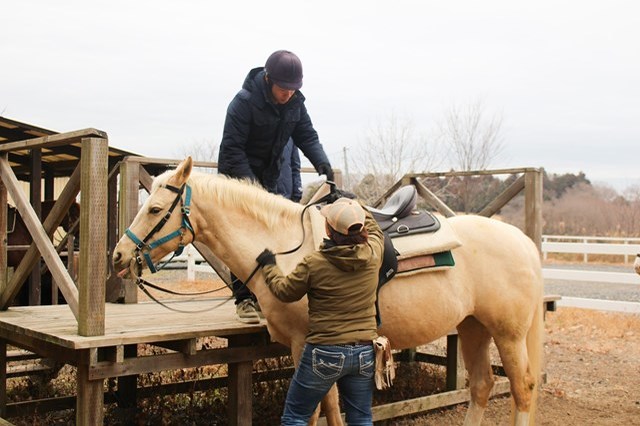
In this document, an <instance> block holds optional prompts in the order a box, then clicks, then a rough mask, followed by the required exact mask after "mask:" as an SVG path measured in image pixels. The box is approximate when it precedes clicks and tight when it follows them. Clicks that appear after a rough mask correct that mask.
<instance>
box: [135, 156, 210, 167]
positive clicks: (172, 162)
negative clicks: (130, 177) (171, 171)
mask: <svg viewBox="0 0 640 426" xmlns="http://www.w3.org/2000/svg"><path fill="white" fill-rule="evenodd" d="M183 160H184V158H183V159H182V160H176V159H175V158H151V157H133V156H127V157H125V158H124V160H123V162H125V163H130V164H134V163H137V164H156V165H167V166H177V165H178V164H180V163H182V161H183ZM193 166H194V167H208V168H210V169H217V168H218V163H214V162H211V161H194V162H193Z"/></svg>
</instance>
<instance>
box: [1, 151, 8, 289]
mask: <svg viewBox="0 0 640 426" xmlns="http://www.w3.org/2000/svg"><path fill="white" fill-rule="evenodd" d="M0 158H2V159H3V160H4V161H7V154H0ZM0 206H1V207H0V295H1V294H3V293H4V291H5V290H6V288H7V280H8V275H7V243H8V241H7V207H8V204H7V187H6V186H5V185H4V181H3V180H2V177H0Z"/></svg>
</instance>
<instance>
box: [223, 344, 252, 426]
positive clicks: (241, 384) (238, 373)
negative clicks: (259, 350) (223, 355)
mask: <svg viewBox="0 0 640 426" xmlns="http://www.w3.org/2000/svg"><path fill="white" fill-rule="evenodd" d="M228 342H229V344H228V346H229V347H230V348H231V347H237V346H246V345H248V344H250V342H251V336H250V335H236V336H229V340H228ZM228 367H229V373H228V374H229V376H228V377H229V382H228V394H229V395H228V397H229V401H228V405H227V410H228V415H229V425H230V426H245V425H250V424H251V420H252V411H253V408H252V407H253V401H252V398H253V391H252V386H253V385H252V377H251V373H252V372H253V362H252V361H243V362H233V363H229V365H228Z"/></svg>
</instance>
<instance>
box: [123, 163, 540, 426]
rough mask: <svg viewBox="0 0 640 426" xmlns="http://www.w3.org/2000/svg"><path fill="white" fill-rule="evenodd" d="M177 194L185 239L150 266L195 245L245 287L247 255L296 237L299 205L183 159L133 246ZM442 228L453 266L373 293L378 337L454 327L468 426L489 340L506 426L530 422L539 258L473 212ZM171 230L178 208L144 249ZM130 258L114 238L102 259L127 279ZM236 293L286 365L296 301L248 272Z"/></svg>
mask: <svg viewBox="0 0 640 426" xmlns="http://www.w3.org/2000/svg"><path fill="white" fill-rule="evenodd" d="M185 187H189V188H190V191H191V194H190V195H191V197H190V204H191V205H190V210H191V212H190V216H189V219H190V225H191V226H192V227H193V233H191V232H190V231H186V232H185V233H184V234H182V233H181V234H180V235H181V236H180V238H171V239H166V240H165V241H164V242H163V244H160V245H155V246H154V248H153V249H151V251H150V252H149V257H150V259H151V260H152V261H153V262H158V261H159V260H160V259H161V258H162V257H163V256H165V255H166V254H168V253H170V252H172V251H174V250H176V249H177V248H178V246H179V244H181V243H182V244H187V243H189V242H190V241H191V239H192V238H195V240H196V241H199V242H202V243H204V244H205V245H207V246H208V247H209V248H210V249H211V250H212V251H213V253H214V254H215V255H216V256H218V257H219V258H220V259H221V260H222V261H223V262H224V263H226V265H227V266H228V267H229V268H230V270H231V271H233V273H234V274H235V275H236V276H238V277H240V278H241V279H246V278H247V277H249V275H250V274H251V273H252V271H253V270H254V269H255V268H256V263H255V261H254V259H255V258H256V256H257V255H258V254H259V253H260V252H261V251H262V250H263V249H264V248H265V247H269V248H270V249H272V250H274V252H282V251H286V250H288V249H291V248H292V247H295V246H296V245H297V244H298V243H299V242H300V240H301V239H302V235H303V230H302V229H301V214H302V213H303V206H301V205H299V204H297V203H294V202H291V201H289V200H286V199H284V198H283V197H280V196H277V195H273V194H270V193H268V192H267V191H265V190H263V189H261V188H259V187H258V186H256V185H253V184H250V183H247V182H242V181H238V180H234V179H229V178H225V177H222V176H219V175H210V174H200V173H195V172H194V173H192V161H191V158H187V159H186V160H185V161H183V162H182V163H181V164H180V165H179V166H178V167H177V169H176V170H174V171H168V172H166V173H164V174H162V175H161V176H158V177H157V178H156V179H155V180H154V183H153V188H152V191H151V194H150V196H149V198H148V199H147V200H146V201H145V203H144V205H143V206H142V209H141V210H140V211H139V212H138V215H137V216H136V218H135V219H134V221H133V223H132V224H131V227H130V228H129V230H130V232H131V233H132V234H134V235H137V236H138V238H140V237H141V236H144V235H148V234H149V233H150V231H151V230H152V229H154V228H157V226H156V225H157V224H158V223H159V222H160V220H161V218H162V217H163V216H165V215H166V214H167V211H168V209H169V207H170V206H171V205H172V203H174V200H175V199H176V197H182V198H183V201H184V198H185V197H184V195H180V194H181V193H180V192H178V193H176V189H181V188H185ZM448 220H449V224H450V225H451V227H452V228H453V229H454V231H455V232H456V234H457V236H458V239H459V240H460V242H461V243H462V245H461V246H460V247H459V248H456V249H455V250H454V256H455V260H456V266H455V267H453V268H450V269H446V270H441V271H430V272H426V273H418V274H414V275H410V276H403V275H399V276H396V277H395V278H394V279H393V280H391V281H390V282H389V283H387V284H385V285H384V286H383V287H382V289H381V290H380V294H379V308H380V315H381V318H382V326H381V329H380V330H379V333H380V334H381V335H385V336H387V337H388V338H389V339H390V341H391V344H392V347H393V348H395V349H403V348H412V347H416V346H420V345H423V344H426V343H428V342H431V341H433V340H435V339H437V338H439V337H442V336H445V335H447V333H449V332H450V331H451V330H453V329H454V328H457V330H458V335H459V339H460V342H461V347H462V354H463V357H464V363H465V366H466V369H467V371H468V374H469V388H470V394H471V395H470V396H471V402H470V404H469V409H468V412H467V415H466V419H465V425H479V424H480V423H481V420H482V415H483V413H484V410H485V408H486V407H487V403H488V400H489V395H490V392H491V389H492V387H493V384H494V378H493V376H492V369H491V365H490V357H489V345H490V343H491V339H492V338H493V340H494V342H495V344H496V346H497V348H498V351H499V353H500V357H501V359H502V364H503V366H504V370H505V372H506V374H507V376H508V378H509V381H510V386H511V394H512V396H513V399H514V402H515V404H514V405H515V407H514V416H513V421H514V424H516V425H518V426H523V425H528V424H534V414H535V397H536V394H537V388H538V386H539V383H540V368H541V357H542V337H543V331H544V329H543V315H542V308H543V303H542V299H543V279H542V270H541V263H540V255H539V252H538V250H537V248H536V246H535V245H534V244H533V242H532V241H531V240H530V239H529V238H528V237H527V236H526V235H524V234H523V233H522V232H521V231H520V230H518V229H517V228H515V227H513V226H511V225H508V224H505V223H502V222H499V221H496V220H492V219H488V218H485V217H480V216H460V217H454V218H451V219H448ZM183 223H184V219H183V218H182V217H181V214H180V209H179V208H177V209H174V211H173V213H172V214H171V215H170V217H169V219H168V220H167V221H166V223H165V224H164V225H163V226H162V228H161V229H160V230H159V231H158V232H157V233H156V235H155V236H153V237H150V241H151V240H158V239H160V238H162V237H163V236H165V235H168V234H171V233H173V232H174V231H175V230H176V229H178V228H180V227H181V226H183ZM303 226H304V227H305V231H306V234H305V235H306V236H307V237H308V238H305V240H304V241H303V243H302V246H301V248H300V249H299V250H297V251H295V252H293V253H291V254H289V255H284V256H278V258H277V262H278V264H279V265H280V266H281V267H282V269H283V271H284V272H285V273H287V272H288V271H291V270H292V269H293V268H294V267H295V265H296V264H297V263H298V262H300V261H301V260H302V258H303V257H304V256H305V255H306V254H307V253H309V252H311V251H312V250H314V249H317V247H314V243H313V241H312V240H313V239H312V238H309V236H310V235H311V229H310V228H311V221H310V218H309V215H308V214H305V217H304V220H303ZM180 240H182V242H181V243H180V242H179V241H180ZM135 254H136V244H135V243H134V242H133V241H132V239H131V238H130V237H128V236H127V235H125V236H123V237H122V239H121V240H120V242H119V243H118V245H117V246H116V248H115V251H114V258H113V261H114V265H115V268H116V270H117V271H121V275H122V276H124V275H128V274H130V273H133V274H137V273H139V269H140V266H139V264H138V263H137V262H136V261H135V257H136V256H135ZM247 285H248V286H249V288H250V289H251V291H252V292H253V293H254V294H256V296H257V298H258V300H259V302H260V306H261V307H262V311H263V313H264V315H265V317H266V319H267V327H268V329H269V333H270V334H271V336H272V337H273V338H274V339H275V340H277V341H279V342H281V343H283V344H285V345H288V346H290V347H291V350H292V355H293V358H294V361H296V362H297V359H298V358H299V357H300V354H301V350H302V348H303V346H304V339H305V334H306V332H307V320H308V317H307V299H306V297H305V298H303V299H302V300H301V301H299V302H296V303H290V304H285V303H282V302H280V301H278V300H277V299H276V298H275V297H274V296H273V295H272V294H271V292H270V291H269V289H268V288H267V286H266V285H265V284H264V279H263V277H262V274H261V273H258V274H255V275H254V276H253V277H252V278H251V280H250V281H249V282H248V283H247ZM334 388H335V387H334ZM336 395H337V394H336V393H335V391H332V392H331V393H330V394H329V395H328V396H327V398H325V401H323V409H324V410H325V413H326V414H327V422H328V423H329V424H341V419H340V414H339V406H338V404H337V398H336Z"/></svg>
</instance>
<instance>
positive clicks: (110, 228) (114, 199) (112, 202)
mask: <svg viewBox="0 0 640 426" xmlns="http://www.w3.org/2000/svg"><path fill="white" fill-rule="evenodd" d="M118 169H119V166H118ZM118 169H116V170H118ZM116 170H113V171H111V172H109V174H110V176H109V183H108V189H107V191H108V194H107V200H108V201H107V211H108V214H107V244H108V245H107V254H108V256H109V257H108V259H107V264H108V265H109V274H108V277H109V278H108V279H107V288H106V295H105V297H106V301H107V302H117V301H118V300H120V298H121V297H124V290H123V289H122V286H123V283H122V278H120V277H118V275H117V274H116V272H115V271H114V270H113V262H112V261H111V256H112V254H113V249H114V248H115V246H116V244H118V179H117V177H118V174H117V173H115V171H116Z"/></svg>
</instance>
